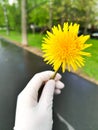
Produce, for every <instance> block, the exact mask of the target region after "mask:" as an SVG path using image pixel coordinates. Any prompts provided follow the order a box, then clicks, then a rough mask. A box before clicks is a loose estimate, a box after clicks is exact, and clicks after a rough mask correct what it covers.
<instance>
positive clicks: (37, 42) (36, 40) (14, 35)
mask: <svg viewBox="0 0 98 130" xmlns="http://www.w3.org/2000/svg"><path fill="white" fill-rule="evenodd" d="M0 35H2V36H4V37H6V38H8V39H11V40H13V41H17V42H19V43H20V44H21V33H18V32H14V31H11V32H10V34H9V35H7V34H6V32H5V31H1V30H0ZM43 36H44V35H43V34H32V33H29V34H28V45H29V46H34V47H38V48H41V44H42V38H43Z"/></svg>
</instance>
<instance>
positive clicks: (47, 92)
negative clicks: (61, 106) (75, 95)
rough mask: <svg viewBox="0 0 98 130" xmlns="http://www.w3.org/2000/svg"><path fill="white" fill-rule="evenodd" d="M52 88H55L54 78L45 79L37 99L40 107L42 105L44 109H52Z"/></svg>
mask: <svg viewBox="0 0 98 130" xmlns="http://www.w3.org/2000/svg"><path fill="white" fill-rule="evenodd" d="M54 89H55V81H54V80H49V81H47V83H46V84H45V86H44V89H43V91H42V95H41V97H40V100H39V104H40V107H41V106H42V107H44V108H46V109H52V104H53V95H54Z"/></svg>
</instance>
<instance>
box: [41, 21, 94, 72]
mask: <svg viewBox="0 0 98 130" xmlns="http://www.w3.org/2000/svg"><path fill="white" fill-rule="evenodd" d="M78 31H79V24H76V23H75V24H72V23H71V24H70V25H68V23H64V25H63V28H61V26H60V25H58V26H57V27H56V26H54V27H53V28H52V32H49V31H47V35H46V37H44V39H43V44H42V51H43V53H44V54H43V57H44V61H46V63H47V64H50V65H52V66H53V69H54V70H55V71H57V70H58V69H59V68H60V67H61V68H62V72H65V70H66V68H68V70H69V71H70V68H73V69H74V70H77V68H78V67H81V66H84V62H85V60H84V57H83V56H90V53H88V52H85V51H84V49H86V48H88V47H90V46H91V45H92V44H84V43H85V42H86V41H87V40H88V39H89V38H90V36H89V35H85V36H84V35H81V36H78Z"/></svg>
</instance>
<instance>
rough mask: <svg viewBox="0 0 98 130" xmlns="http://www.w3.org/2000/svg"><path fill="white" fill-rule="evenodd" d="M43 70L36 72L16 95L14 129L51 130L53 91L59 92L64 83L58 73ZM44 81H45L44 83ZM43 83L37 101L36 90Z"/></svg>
mask: <svg viewBox="0 0 98 130" xmlns="http://www.w3.org/2000/svg"><path fill="white" fill-rule="evenodd" d="M53 74H54V72H52V71H45V72H41V73H38V74H36V75H35V76H34V77H33V78H32V79H31V80H30V82H29V83H28V84H27V86H26V87H25V88H24V89H23V91H22V92H21V93H20V94H19V95H18V100H17V108H16V118H15V127H14V130H52V124H53V120H52V105H53V95H54V92H55V93H57V94H60V92H61V89H62V88H63V87H64V84H63V83H62V82H61V81H59V80H60V79H61V76H60V74H57V75H56V77H55V79H54V80H50V78H51V76H52V75H53ZM45 82H46V83H45ZM43 83H45V86H44V88H43V91H42V94H41V97H40V99H39V101H38V90H39V88H40V87H41V86H42V84H43Z"/></svg>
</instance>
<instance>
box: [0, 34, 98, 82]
mask: <svg viewBox="0 0 98 130" xmlns="http://www.w3.org/2000/svg"><path fill="white" fill-rule="evenodd" d="M0 38H1V39H4V40H5V41H8V42H10V43H12V44H15V45H17V46H19V47H21V48H23V49H25V50H27V51H29V52H31V53H33V54H35V55H37V56H40V57H42V54H43V53H42V51H41V49H39V48H37V47H32V46H23V45H22V44H21V43H19V42H16V41H14V40H10V39H9V38H6V37H4V36H0ZM71 72H73V73H75V74H77V75H79V76H81V77H83V78H85V79H87V80H89V81H91V82H93V83H95V84H97V85H98V81H97V80H95V79H94V78H90V77H89V76H87V75H86V74H84V73H83V72H82V71H81V70H80V69H79V70H78V71H76V72H74V71H73V70H71Z"/></svg>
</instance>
